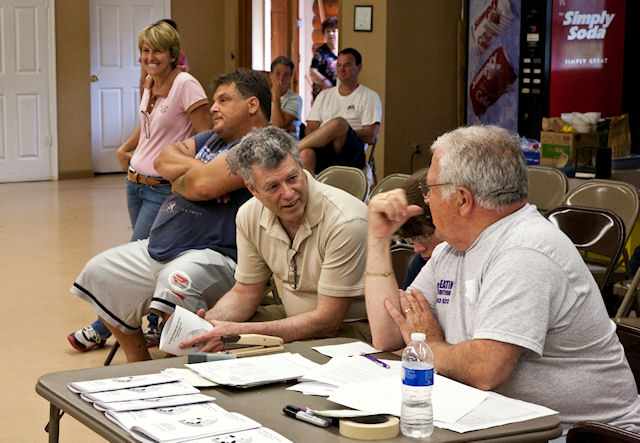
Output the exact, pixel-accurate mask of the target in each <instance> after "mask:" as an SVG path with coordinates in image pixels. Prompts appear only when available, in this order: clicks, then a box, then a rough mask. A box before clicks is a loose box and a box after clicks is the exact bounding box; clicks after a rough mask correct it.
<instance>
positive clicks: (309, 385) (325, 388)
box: [287, 381, 338, 397]
mask: <svg viewBox="0 0 640 443" xmlns="http://www.w3.org/2000/svg"><path fill="white" fill-rule="evenodd" d="M336 389H338V387H337V386H336V385H330V384H329V383H322V382H319V381H303V382H302V383H297V384H295V385H293V386H289V387H288V388H287V391H297V392H302V393H303V394H304V395H318V396H321V397H327V396H329V395H331V394H333V392H334V391H335V390H336Z"/></svg>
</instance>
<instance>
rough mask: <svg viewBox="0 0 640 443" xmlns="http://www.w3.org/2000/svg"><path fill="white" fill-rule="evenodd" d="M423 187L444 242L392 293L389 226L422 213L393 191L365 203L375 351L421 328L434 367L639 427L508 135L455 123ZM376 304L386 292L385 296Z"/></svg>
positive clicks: (573, 265)
mask: <svg viewBox="0 0 640 443" xmlns="http://www.w3.org/2000/svg"><path fill="white" fill-rule="evenodd" d="M431 149H432V151H433V152H434V155H433V160H432V164H431V167H430V168H429V173H428V175H427V179H426V181H425V183H423V184H421V186H420V187H421V191H422V193H423V195H424V197H425V200H426V202H427V203H428V204H429V207H430V209H431V215H432V218H433V223H434V225H435V227H436V231H435V233H436V235H437V236H438V237H440V238H441V239H443V240H445V242H446V243H443V244H441V245H439V246H438V247H436V249H435V250H434V253H433V255H432V257H431V260H429V262H428V263H427V264H426V265H425V266H424V267H423V269H422V271H421V272H420V274H418V276H417V277H416V279H415V280H414V281H413V283H412V284H411V285H410V288H409V290H410V293H408V294H405V293H401V294H398V291H397V283H396V282H395V280H394V279H393V274H391V275H388V270H389V269H390V268H391V262H390V259H389V251H388V248H389V247H388V245H389V243H390V242H389V239H390V236H391V235H392V234H393V232H395V230H396V228H397V226H398V225H399V224H402V223H403V221H404V220H406V219H407V218H408V217H410V216H413V215H415V214H416V213H419V212H420V211H421V209H419V208H418V207H417V206H409V205H408V204H407V201H406V197H405V195H404V192H403V191H402V190H393V191H390V192H389V193H384V194H380V195H378V196H376V197H374V198H373V199H372V201H371V202H370V204H369V234H368V242H367V245H368V255H367V271H366V273H365V296H366V299H367V300H366V302H367V313H368V317H369V322H370V326H371V333H372V336H373V343H374V346H375V347H376V348H378V349H385V350H396V349H400V348H402V347H403V346H404V345H405V343H406V342H407V341H408V337H409V334H410V332H411V331H421V332H426V335H427V342H428V344H429V346H430V347H431V349H432V351H433V353H434V359H435V369H436V370H437V371H438V372H440V373H441V374H443V375H445V376H447V377H450V378H453V379H456V380H458V381H461V382H463V383H466V384H468V385H471V386H474V387H477V388H480V389H491V390H494V391H497V392H500V393H502V394H505V395H507V396H510V397H514V398H518V399H520V400H524V401H530V402H533V403H537V404H540V405H544V406H547V407H549V408H552V409H555V410H557V411H558V412H559V415H560V420H561V422H562V425H563V428H564V431H565V432H566V431H567V430H568V428H569V427H570V426H571V425H572V424H573V423H575V422H577V421H580V420H595V421H599V422H604V423H609V424H612V425H615V426H620V427H623V428H625V429H628V430H631V431H634V432H639V431H640V397H639V396H638V391H637V388H636V384H635V381H634V378H633V375H632V373H631V370H630V369H629V365H628V363H627V361H626V359H625V357H624V350H623V348H622V346H621V345H620V342H619V341H618V338H617V336H616V333H615V324H614V323H613V322H611V320H610V319H609V318H608V316H607V312H606V309H605V307H604V303H603V301H602V296H601V294H600V292H599V290H598V286H597V285H596V283H595V280H594V279H593V277H592V276H591V273H590V272H589V270H588V269H587V267H586V265H585V264H584V262H583V260H582V258H581V257H580V255H579V253H578V252H577V250H576V248H575V247H574V246H573V244H572V243H571V241H570V240H569V239H568V238H567V237H566V236H565V235H564V234H563V233H562V232H561V231H560V230H558V229H557V228H556V227H554V226H553V225H552V224H551V223H549V222H548V221H547V220H545V219H544V218H543V217H542V216H540V215H539V214H538V211H537V210H536V208H535V207H534V206H530V205H528V204H527V203H526V197H527V192H528V185H527V169H526V165H525V162H524V158H523V156H522V152H521V149H520V144H519V142H518V140H517V138H516V137H514V136H513V135H512V134H510V133H509V132H508V131H506V130H504V129H501V128H498V127H494V126H475V127H473V126H472V127H468V128H460V129H457V130H455V131H452V132H449V133H447V134H445V135H443V136H441V137H440V138H439V139H438V140H436V142H435V143H434V144H433V146H432V148H431ZM385 299H388V300H387V301H385Z"/></svg>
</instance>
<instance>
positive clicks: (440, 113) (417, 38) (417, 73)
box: [340, 0, 463, 178]
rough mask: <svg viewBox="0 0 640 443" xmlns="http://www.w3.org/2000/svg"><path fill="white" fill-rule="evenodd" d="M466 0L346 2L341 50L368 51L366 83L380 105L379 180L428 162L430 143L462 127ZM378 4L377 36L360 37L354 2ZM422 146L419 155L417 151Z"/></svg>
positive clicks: (343, 3)
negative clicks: (461, 31)
mask: <svg viewBox="0 0 640 443" xmlns="http://www.w3.org/2000/svg"><path fill="white" fill-rule="evenodd" d="M462 1H463V0H451V1H446V2H433V1H431V2H428V7H426V5H425V3H426V2H425V1H424V0H403V1H402V3H401V6H402V7H398V6H399V3H398V2H397V1H393V0H369V1H366V2H363V1H362V0H342V1H341V2H340V49H343V48H346V47H349V46H351V47H354V48H356V49H357V50H359V51H360V52H361V53H362V58H363V70H362V74H361V75H360V81H361V83H362V84H364V85H366V86H368V87H370V88H372V89H373V90H375V91H376V92H378V94H379V95H380V98H381V100H382V124H381V128H380V136H379V138H378V144H377V146H376V151H375V159H376V167H377V170H378V178H381V177H383V176H385V175H388V174H390V173H393V172H403V173H410V172H411V171H412V170H414V171H415V170H417V169H419V168H421V167H424V166H425V165H426V163H427V159H428V152H429V146H430V145H431V143H432V142H433V141H434V140H435V138H436V137H437V136H438V135H440V134H442V133H443V132H445V131H447V130H450V129H453V128H455V127H457V126H458V117H457V116H458V99H457V94H458V75H457V73H458V21H459V18H460V15H461V14H460V10H461V8H462V6H461V5H462ZM362 4H367V5H373V31H372V32H355V31H354V30H353V19H354V17H353V15H354V6H355V5H362ZM416 145H419V146H420V150H421V154H419V155H416V156H415V157H414V161H413V165H411V154H412V152H413V150H414V148H413V147H414V146H416Z"/></svg>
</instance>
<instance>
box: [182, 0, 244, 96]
mask: <svg viewBox="0 0 640 443" xmlns="http://www.w3.org/2000/svg"><path fill="white" fill-rule="evenodd" d="M225 3H226V2H225V0H172V1H171V18H172V19H173V20H175V22H176V23H177V24H178V29H179V30H180V44H181V45H182V49H183V51H184V53H185V54H186V55H187V60H188V62H189V72H190V73H191V74H192V75H193V76H194V77H195V78H197V79H198V81H200V84H202V86H203V87H204V89H205V91H206V92H207V96H209V100H211V88H210V87H209V86H210V85H211V80H213V78H214V77H215V76H216V75H219V74H223V73H225V72H226V71H227V68H226V60H225V51H226V46H225V38H226V32H225ZM232 23H233V22H232ZM230 27H231V26H230ZM232 41H233V40H232ZM227 56H228V52H227ZM227 58H229V59H230V57H227Z"/></svg>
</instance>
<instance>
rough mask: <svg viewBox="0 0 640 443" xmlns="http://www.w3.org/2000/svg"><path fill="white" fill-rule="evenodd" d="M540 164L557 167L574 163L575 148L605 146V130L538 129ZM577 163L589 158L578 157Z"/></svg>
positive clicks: (587, 160) (586, 160)
mask: <svg viewBox="0 0 640 443" xmlns="http://www.w3.org/2000/svg"><path fill="white" fill-rule="evenodd" d="M540 145H541V149H540V164H541V165H551V166H555V167H557V168H563V167H565V166H572V165H574V164H575V163H576V149H579V148H606V147H607V133H606V132H586V133H576V132H551V131H540ZM578 160H579V163H584V162H587V163H588V162H589V161H590V159H582V160H581V159H578Z"/></svg>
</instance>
